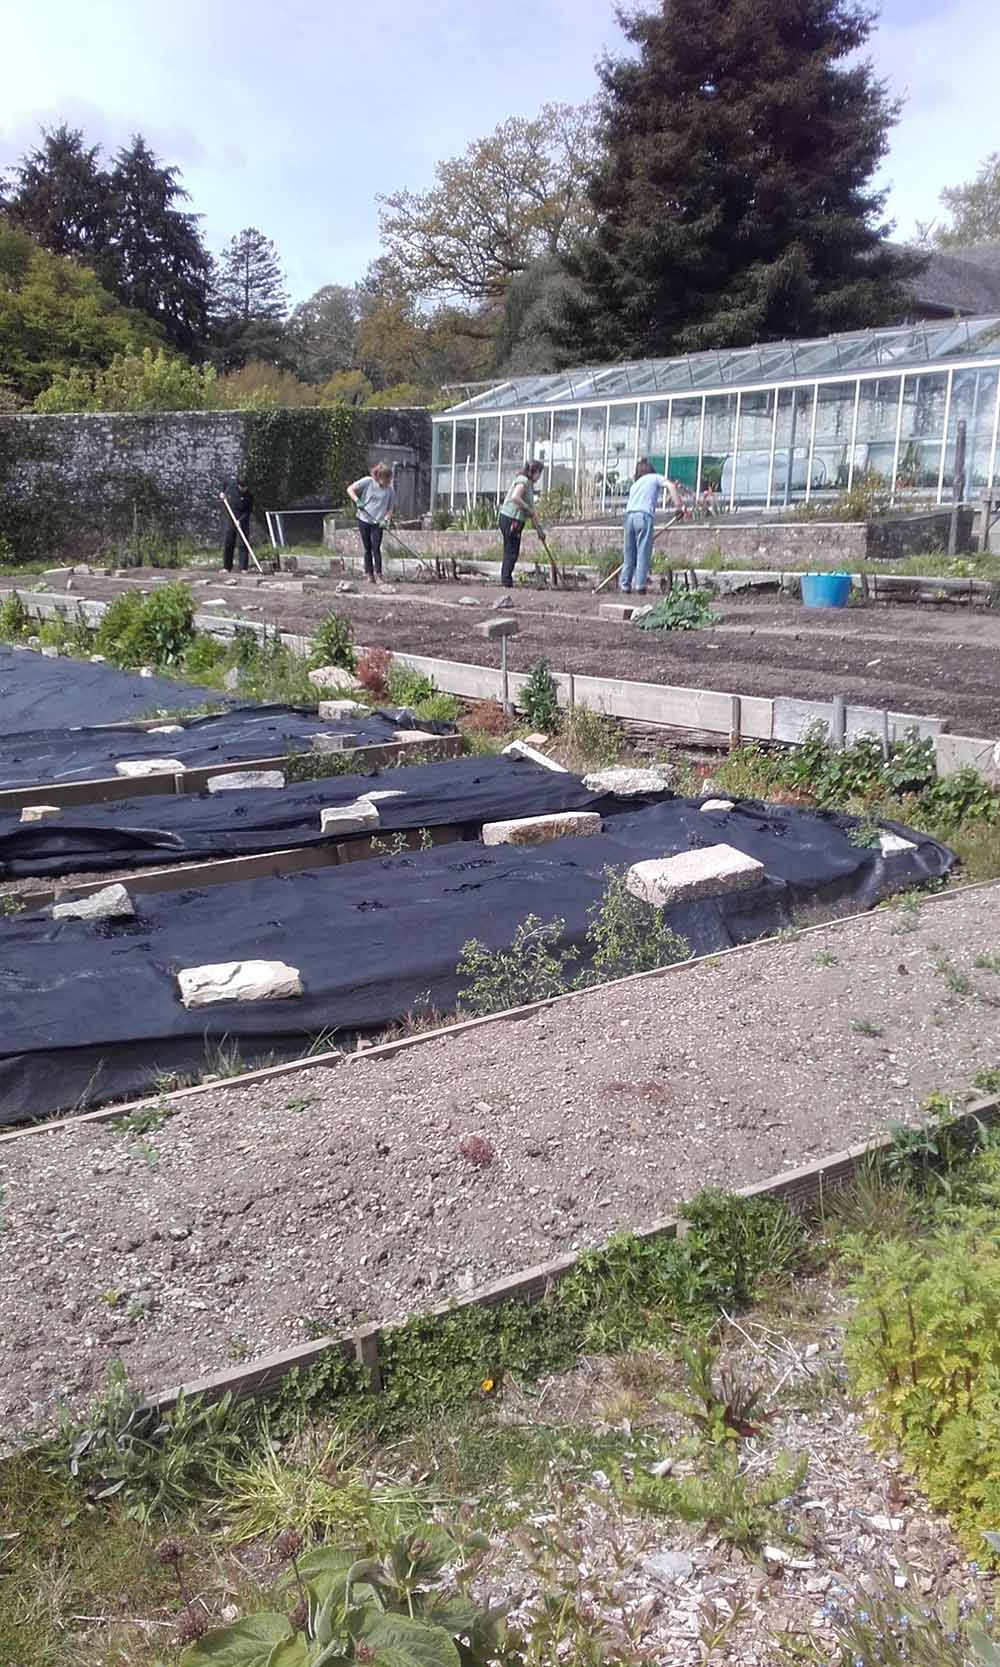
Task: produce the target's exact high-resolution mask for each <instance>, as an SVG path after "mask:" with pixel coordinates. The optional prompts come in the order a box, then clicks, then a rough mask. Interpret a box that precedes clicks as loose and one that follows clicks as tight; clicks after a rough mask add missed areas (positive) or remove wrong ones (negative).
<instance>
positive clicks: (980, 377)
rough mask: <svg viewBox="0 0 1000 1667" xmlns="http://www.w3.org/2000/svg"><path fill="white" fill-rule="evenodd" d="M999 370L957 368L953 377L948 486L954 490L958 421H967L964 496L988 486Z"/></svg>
mask: <svg viewBox="0 0 1000 1667" xmlns="http://www.w3.org/2000/svg"><path fill="white" fill-rule="evenodd" d="M997 375H998V373H997V369H996V367H995V366H993V367H991V368H990V369H984V370H957V371H956V372H955V375H954V378H953V380H952V389H951V411H950V413H949V417H948V445H947V449H946V452H945V469H944V478H945V486H946V487H947V489H948V492H949V495H950V493H951V488H952V483H953V480H954V472H955V443H956V439H957V436H958V424H959V422H964V423H965V495H966V496H969V495H970V494H971V493H973V492H977V491H980V490H981V489H982V488H983V487H985V486H986V485H988V476H989V469H990V451H991V449H992V445H993V417H994V413H995V411H996V398H997Z"/></svg>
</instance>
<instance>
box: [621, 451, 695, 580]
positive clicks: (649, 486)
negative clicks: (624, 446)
mask: <svg viewBox="0 0 1000 1667" xmlns="http://www.w3.org/2000/svg"><path fill="white" fill-rule="evenodd" d="M661 492H666V493H668V495H669V497H670V502H671V503H672V504H673V506H674V508H675V509H680V507H681V500H680V495H679V493H678V491H677V488H676V486H675V485H674V483H673V481H672V480H668V479H667V477H666V475H658V474H656V473H655V471H654V469H653V465H652V464H651V463H650V461H649V458H648V457H640V459H639V461H638V463H637V464H636V466H635V478H634V480H633V481H632V486H631V489H630V491H629V495H628V503H627V504H626V505H625V558H624V561H623V563H622V571H621V578H620V579H619V581H618V586H619V589H620V590H621V591H622V592H623V594H624V595H625V596H628V595H629V594H630V593H631V594H632V595H633V596H645V594H646V584H647V581H648V579H649V564H650V562H651V561H652V559H653V516H654V515H655V513H656V506H657V504H658V503H659V501H660V493H661Z"/></svg>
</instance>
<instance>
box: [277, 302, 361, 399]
mask: <svg viewBox="0 0 1000 1667" xmlns="http://www.w3.org/2000/svg"><path fill="white" fill-rule="evenodd" d="M357 322H358V298H357V293H356V291H355V290H353V289H348V288H347V287H346V286H345V285H344V284H324V285H323V288H322V289H318V290H317V291H316V293H315V295H310V297H309V299H308V300H307V301H300V302H299V304H298V306H297V307H295V308H294V309H293V311H292V314H291V317H290V318H289V320H288V328H287V332H286V346H287V350H288V353H289V355H290V357H291V358H292V360H293V361H294V364H295V368H296V370H297V371H298V374H299V375H300V376H301V377H304V379H305V380H306V381H307V382H326V381H327V380H328V378H329V377H331V376H333V374H334V372H335V371H339V370H347V369H348V368H349V367H350V366H351V365H352V364H353V363H354V341H355V335H356V333H357Z"/></svg>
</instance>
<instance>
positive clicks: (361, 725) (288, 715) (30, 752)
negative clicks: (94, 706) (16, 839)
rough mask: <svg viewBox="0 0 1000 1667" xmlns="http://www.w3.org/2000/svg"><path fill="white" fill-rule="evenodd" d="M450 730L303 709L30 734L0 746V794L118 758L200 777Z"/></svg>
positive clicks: (402, 715) (85, 774) (103, 766)
mask: <svg viewBox="0 0 1000 1667" xmlns="http://www.w3.org/2000/svg"><path fill="white" fill-rule="evenodd" d="M169 721H170V724H171V725H176V724H179V723H181V720H180V719H171V720H169ZM454 727H455V726H454V724H443V723H424V722H422V721H421V720H420V719H417V718H415V717H414V716H413V714H412V713H411V712H409V711H407V709H406V708H405V707H402V708H396V709H386V710H384V711H373V712H368V713H366V714H365V715H364V717H358V718H350V719H347V720H344V721H334V720H332V719H329V718H320V717H319V716H318V715H317V713H316V711H315V709H310V708H309V707H306V706H239V707H236V708H234V709H233V710H232V711H227V712H218V713H216V714H215V715H214V716H210V717H200V718H189V719H187V720H186V721H185V722H184V723H183V733H182V734H179V735H154V734H152V732H151V731H150V730H147V729H136V728H133V727H132V726H131V725H120V726H118V727H116V728H107V729H100V728H97V729H46V730H35V731H31V732H25V733H23V734H18V735H14V736H11V737H9V738H7V739H4V740H0V788H9V787H28V786H34V785H36V784H43V783H44V784H48V783H53V782H69V781H93V780H97V779H106V778H107V777H109V776H113V775H114V774H115V764H116V762H117V761H118V760H119V759H123V758H176V759H179V760H180V762H181V763H182V764H184V765H185V766H186V767H187V768H188V769H189V770H198V769H203V768H208V767H210V766H211V765H213V764H235V763H239V762H240V761H241V760H245V761H247V762H250V761H251V760H252V759H255V758H278V757H280V756H282V755H283V754H285V753H288V752H292V751H295V752H309V751H310V750H311V747H312V738H313V736H314V735H355V736H357V744H358V746H376V745H379V744H382V743H384V742H387V741H391V740H392V739H393V735H394V733H395V731H396V730H397V729H426V730H428V731H429V732H431V733H433V734H436V735H439V734H448V733H452V732H453V731H454Z"/></svg>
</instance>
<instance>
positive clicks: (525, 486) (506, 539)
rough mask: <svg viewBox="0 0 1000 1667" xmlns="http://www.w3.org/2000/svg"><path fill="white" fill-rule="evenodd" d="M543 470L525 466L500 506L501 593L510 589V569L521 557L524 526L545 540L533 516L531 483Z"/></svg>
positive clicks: (511, 582)
mask: <svg viewBox="0 0 1000 1667" xmlns="http://www.w3.org/2000/svg"><path fill="white" fill-rule="evenodd" d="M543 468H544V464H542V463H526V464H525V465H524V468H523V469H522V470H521V472H520V473H519V474H518V475H517V477H516V478H515V479H514V480H513V481H512V482H511V484H510V489H509V491H508V493H507V496H506V498H505V499H504V501H503V503H502V504H501V505H500V531H501V533H502V535H503V565H502V567H501V569H500V583H501V584H502V586H503V588H504V590H513V588H514V568H515V567H516V566H517V558H518V556H519V555H520V554H521V534H522V533H523V531H524V524H525V522H526V521H530V522H531V525H532V526H533V527H534V529H535V531H536V533H537V534H538V536H539V538H544V537H545V528H544V527H543V526H542V524H541V522H540V521H539V519H538V516H537V515H536V514H535V482H536V480H537V479H538V477H539V475H540V474H541V473H542V469H543Z"/></svg>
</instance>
